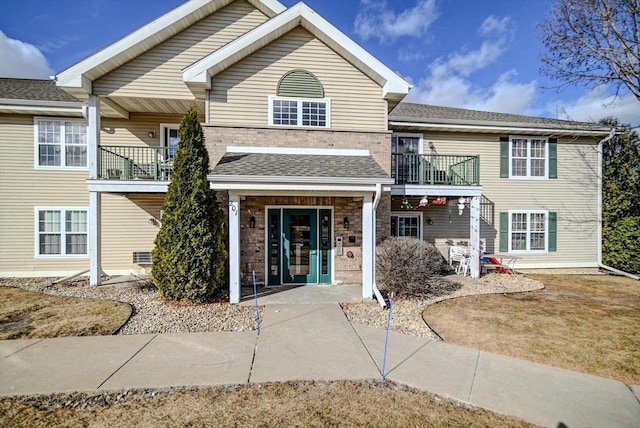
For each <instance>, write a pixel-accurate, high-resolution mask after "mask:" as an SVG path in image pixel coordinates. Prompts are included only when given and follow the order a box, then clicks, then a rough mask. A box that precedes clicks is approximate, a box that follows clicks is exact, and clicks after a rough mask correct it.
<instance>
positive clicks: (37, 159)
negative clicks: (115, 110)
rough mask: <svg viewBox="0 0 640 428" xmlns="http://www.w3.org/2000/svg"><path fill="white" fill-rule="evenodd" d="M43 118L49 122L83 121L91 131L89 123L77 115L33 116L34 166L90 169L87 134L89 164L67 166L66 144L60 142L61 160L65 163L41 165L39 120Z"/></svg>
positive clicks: (56, 168) (53, 168)
mask: <svg viewBox="0 0 640 428" xmlns="http://www.w3.org/2000/svg"><path fill="white" fill-rule="evenodd" d="M41 120H45V121H48V122H82V123H84V124H85V125H87V133H88V132H89V124H88V123H87V121H86V120H83V119H79V118H77V117H48V116H34V118H33V141H34V156H33V166H34V168H35V169H42V170H49V171H52V170H71V171H89V141H88V138H89V137H88V136H87V166H66V161H67V158H66V150H65V147H66V144H65V142H61V143H60V159H61V162H64V163H65V165H60V166H49V165H40V142H39V141H38V139H39V137H40V136H39V129H40V128H39V126H38V122H39V121H41Z"/></svg>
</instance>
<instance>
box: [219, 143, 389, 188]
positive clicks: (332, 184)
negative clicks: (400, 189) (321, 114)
mask: <svg viewBox="0 0 640 428" xmlns="http://www.w3.org/2000/svg"><path fill="white" fill-rule="evenodd" d="M335 152H336V153H339V152H340V150H336V151H335ZM346 152H348V154H335V155H331V154H326V151H324V150H323V151H318V152H317V153H313V151H311V150H306V152H304V153H252V152H227V153H225V155H224V156H223V157H222V159H220V161H219V162H218V164H217V165H216V166H215V168H214V169H213V171H212V172H211V174H209V176H208V179H209V181H210V182H211V188H213V189H216V190H230V191H234V192H235V193H244V194H249V193H256V194H264V193H273V192H278V193H287V192H289V193H291V192H294V193H301V192H302V193H303V194H304V193H306V192H310V191H313V192H321V193H326V192H328V193H335V192H338V193H354V192H355V193H369V192H372V191H375V187H376V185H377V184H382V185H383V186H385V187H386V188H387V189H386V190H389V189H390V185H391V184H393V182H394V180H393V179H392V178H390V177H389V175H388V174H387V173H386V172H385V171H384V170H383V169H382V167H381V166H380V165H378V163H377V162H376V161H375V160H374V159H373V158H372V157H371V156H370V155H369V154H368V152H366V151H346Z"/></svg>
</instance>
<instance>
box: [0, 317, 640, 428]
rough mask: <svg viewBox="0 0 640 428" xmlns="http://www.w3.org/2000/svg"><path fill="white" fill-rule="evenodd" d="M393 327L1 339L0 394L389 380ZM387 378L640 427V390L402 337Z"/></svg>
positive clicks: (534, 415)
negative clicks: (383, 375)
mask: <svg viewBox="0 0 640 428" xmlns="http://www.w3.org/2000/svg"><path fill="white" fill-rule="evenodd" d="M384 339H385V331H384V330H381V329H376V328H372V327H366V326H361V325H355V324H354V325H351V324H350V323H349V322H348V321H347V320H346V317H345V316H344V313H343V312H342V310H341V309H340V307H339V305H337V304H316V305H276V304H274V305H267V306H266V307H265V311H264V319H263V322H262V329H261V331H260V333H259V334H258V333H257V332H237V333H236V332H224V333H190V334H162V335H136V336H96V337H71V338H60V339H41V340H40V339H39V340H9V341H0V395H5V396H7V395H17V394H32V393H53V392H68V391H99V390H121V389H128V388H159V387H170V386H206V385H226V384H242V383H247V382H265V381H286V380H293V379H324V380H339V379H373V378H380V377H381V375H380V371H381V367H382V356H383V348H384ZM386 372H387V378H388V379H391V380H394V381H396V382H399V383H403V384H407V385H410V386H413V387H416V388H419V389H422V390H426V391H430V392H433V393H436V394H439V395H442V396H448V397H452V398H455V399H458V400H461V401H465V402H469V403H472V404H475V405H477V406H479V407H483V408H487V409H490V410H494V411H497V412H500V413H504V414H508V415H513V416H515V417H518V418H521V419H525V420H527V421H530V422H533V423H536V424H540V425H545V426H553V427H556V426H558V424H559V423H560V422H562V423H564V424H565V425H567V426H569V427H574V426H607V427H638V426H640V402H639V401H638V397H637V394H639V393H640V388H638V387H635V394H636V395H634V392H633V391H632V389H631V388H629V387H627V386H626V385H624V384H623V383H621V382H618V381H614V380H610V379H605V378H601V377H597V376H591V375H587V374H583V373H578V372H573V371H570V370H563V369H558V368H554V367H550V366H544V365H541V364H536V363H532V362H528V361H524V360H519V359H515V358H509V357H504V356H500V355H495V354H490V353H487V352H481V351H477V350H474V349H469V348H464V347H460V346H456V345H451V344H447V343H443V342H436V341H430V340H428V339H420V338H416V337H412V336H405V335H402V334H398V333H393V332H392V333H391V335H390V338H389V352H388V360H387V365H386Z"/></svg>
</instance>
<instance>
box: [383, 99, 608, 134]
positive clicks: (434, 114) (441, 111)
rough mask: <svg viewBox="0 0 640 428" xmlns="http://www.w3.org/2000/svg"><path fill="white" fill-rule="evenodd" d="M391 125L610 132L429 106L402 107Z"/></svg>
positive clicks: (593, 126)
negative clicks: (440, 124) (471, 126)
mask: <svg viewBox="0 0 640 428" xmlns="http://www.w3.org/2000/svg"><path fill="white" fill-rule="evenodd" d="M389 120H390V121H398V122H420V123H423V122H424V123H461V124H467V123H469V124H471V123H475V124H485V125H490V124H504V125H513V124H517V125H525V126H531V127H535V128H554V127H559V128H577V127H579V128H584V129H596V130H600V129H605V130H606V129H607V128H606V127H603V126H602V125H597V124H593V123H587V122H574V121H569V120H560V119H549V118H543V117H534V116H524V115H519V114H509V113H495V112H488V111H480V110H468V109H461V108H453V107H442V106H434V105H428V104H412V103H400V104H398V105H397V106H396V108H394V109H393V110H392V111H391V113H390V114H389Z"/></svg>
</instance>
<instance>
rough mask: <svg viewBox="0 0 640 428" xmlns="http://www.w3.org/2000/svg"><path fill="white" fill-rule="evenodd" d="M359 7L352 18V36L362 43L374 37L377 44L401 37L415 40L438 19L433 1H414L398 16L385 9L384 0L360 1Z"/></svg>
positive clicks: (392, 11) (385, 3)
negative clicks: (353, 32) (414, 38)
mask: <svg viewBox="0 0 640 428" xmlns="http://www.w3.org/2000/svg"><path fill="white" fill-rule="evenodd" d="M360 3H361V5H362V6H363V7H362V8H361V9H360V11H359V12H358V15H357V16H356V19H355V22H354V27H355V33H356V34H357V35H358V36H360V37H361V38H362V39H363V40H368V39H369V38H372V37H377V38H378V39H380V41H381V42H384V41H388V40H389V39H396V38H398V37H402V36H411V37H419V36H422V35H424V34H425V33H426V31H427V30H428V29H429V26H431V24H432V23H433V22H434V21H435V20H436V18H437V17H438V10H437V8H436V2H435V0H418V1H417V2H416V5H415V6H414V7H412V8H409V9H405V10H403V11H402V12H400V13H396V12H395V11H394V10H392V9H390V8H388V7H387V2H386V1H385V0H360Z"/></svg>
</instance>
